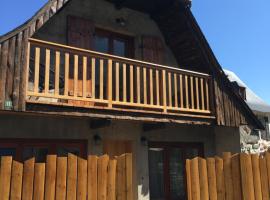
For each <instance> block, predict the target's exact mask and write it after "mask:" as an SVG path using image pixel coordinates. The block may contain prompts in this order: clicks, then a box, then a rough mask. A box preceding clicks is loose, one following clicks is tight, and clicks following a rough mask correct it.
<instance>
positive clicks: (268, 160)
mask: <svg viewBox="0 0 270 200" xmlns="http://www.w3.org/2000/svg"><path fill="white" fill-rule="evenodd" d="M265 159H266V167H267V174H268V186H269V191H270V153H269V152H266V153H265Z"/></svg>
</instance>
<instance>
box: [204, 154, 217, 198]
mask: <svg viewBox="0 0 270 200" xmlns="http://www.w3.org/2000/svg"><path fill="white" fill-rule="evenodd" d="M206 162H207V174H208V184H209V186H211V187H209V197H210V200H217V199H218V198H217V179H216V164H215V159H214V158H207V160H206Z"/></svg>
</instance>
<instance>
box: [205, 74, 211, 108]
mask: <svg viewBox="0 0 270 200" xmlns="http://www.w3.org/2000/svg"><path fill="white" fill-rule="evenodd" d="M208 81H209V79H207V80H206V81H205V87H206V89H205V94H206V110H210V104H209V84H208Z"/></svg>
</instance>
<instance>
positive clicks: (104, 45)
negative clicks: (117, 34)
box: [94, 35, 109, 53]
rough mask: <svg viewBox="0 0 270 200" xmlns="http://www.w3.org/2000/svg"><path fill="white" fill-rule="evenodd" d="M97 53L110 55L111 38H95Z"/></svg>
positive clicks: (97, 36)
mask: <svg viewBox="0 0 270 200" xmlns="http://www.w3.org/2000/svg"><path fill="white" fill-rule="evenodd" d="M94 40H95V41H94V42H95V51H99V52H102V53H109V38H108V37H105V36H100V35H96V36H95V39H94Z"/></svg>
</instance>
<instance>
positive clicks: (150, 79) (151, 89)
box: [149, 69, 154, 105]
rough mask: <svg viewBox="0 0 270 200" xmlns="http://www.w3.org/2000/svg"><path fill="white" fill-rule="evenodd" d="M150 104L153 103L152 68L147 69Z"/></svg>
mask: <svg viewBox="0 0 270 200" xmlns="http://www.w3.org/2000/svg"><path fill="white" fill-rule="evenodd" d="M149 82H150V104H151V105H153V104H154V87H153V69H149Z"/></svg>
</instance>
